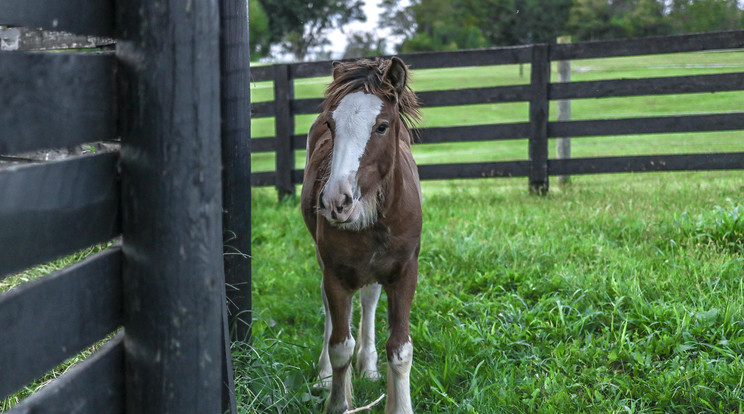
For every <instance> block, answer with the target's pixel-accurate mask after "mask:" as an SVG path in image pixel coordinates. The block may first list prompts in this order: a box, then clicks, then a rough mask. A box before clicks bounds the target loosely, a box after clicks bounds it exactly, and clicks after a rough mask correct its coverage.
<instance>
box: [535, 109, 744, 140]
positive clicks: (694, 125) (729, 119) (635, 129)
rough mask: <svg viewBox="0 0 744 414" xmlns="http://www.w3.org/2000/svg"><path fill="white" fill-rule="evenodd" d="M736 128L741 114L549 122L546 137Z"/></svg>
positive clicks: (743, 124) (743, 123)
mask: <svg viewBox="0 0 744 414" xmlns="http://www.w3.org/2000/svg"><path fill="white" fill-rule="evenodd" d="M739 129H744V112H735V113H729V114H711V115H679V116H662V117H648V118H624V119H598V120H587V121H561V122H550V123H549V124H548V136H550V137H589V136H610V135H630V134H665V133H673V132H703V131H732V130H739Z"/></svg>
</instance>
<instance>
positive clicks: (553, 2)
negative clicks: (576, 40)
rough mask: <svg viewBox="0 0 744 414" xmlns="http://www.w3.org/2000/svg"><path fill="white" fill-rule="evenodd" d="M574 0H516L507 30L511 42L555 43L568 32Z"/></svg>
mask: <svg viewBox="0 0 744 414" xmlns="http://www.w3.org/2000/svg"><path fill="white" fill-rule="evenodd" d="M573 3H574V1H573V0H549V1H545V0H515V2H514V6H515V9H516V13H514V14H513V15H512V16H511V22H512V23H511V26H510V28H509V30H508V32H507V37H508V39H509V44H529V43H555V41H556V38H557V37H558V36H561V35H565V34H566V22H567V21H568V14H569V12H570V11H571V6H572V5H573Z"/></svg>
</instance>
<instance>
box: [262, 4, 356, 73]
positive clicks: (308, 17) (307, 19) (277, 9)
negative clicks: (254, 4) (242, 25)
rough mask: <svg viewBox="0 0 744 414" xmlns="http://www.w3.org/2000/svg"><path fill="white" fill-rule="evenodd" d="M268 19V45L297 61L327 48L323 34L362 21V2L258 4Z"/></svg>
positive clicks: (326, 41)
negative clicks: (316, 48)
mask: <svg viewBox="0 0 744 414" xmlns="http://www.w3.org/2000/svg"><path fill="white" fill-rule="evenodd" d="M260 3H261V4H262V5H263V8H264V10H265V11H266V15H267V16H268V18H269V40H268V43H270V44H277V43H279V44H281V45H282V47H283V48H284V50H285V51H287V52H290V53H292V54H293V55H294V56H295V58H296V59H297V60H299V61H302V60H304V59H305V56H306V55H307V52H308V51H309V50H310V49H311V48H314V47H318V46H322V45H325V44H328V43H329V41H328V39H327V38H326V35H327V31H328V30H330V29H333V28H336V27H341V26H343V25H345V24H346V23H349V22H351V21H353V20H361V21H364V20H365V19H366V17H365V15H364V13H363V12H362V6H363V2H362V0H318V1H313V2H311V3H308V2H306V1H304V0H260Z"/></svg>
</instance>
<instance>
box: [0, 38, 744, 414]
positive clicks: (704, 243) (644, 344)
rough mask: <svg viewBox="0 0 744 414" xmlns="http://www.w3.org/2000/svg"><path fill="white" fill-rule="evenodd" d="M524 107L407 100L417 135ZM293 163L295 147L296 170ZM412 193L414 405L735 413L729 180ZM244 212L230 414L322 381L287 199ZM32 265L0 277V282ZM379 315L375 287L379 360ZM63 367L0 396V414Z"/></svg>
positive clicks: (318, 393) (648, 150) (296, 403)
mask: <svg viewBox="0 0 744 414" xmlns="http://www.w3.org/2000/svg"><path fill="white" fill-rule="evenodd" d="M691 59H692V60H694V61H690V60H691ZM572 66H573V73H572V79H573V80H575V81H579V80H597V79H610V78H633V77H645V76H676V75H691V74H698V73H725V72H740V71H742V70H744V69H743V68H744V52H727V53H695V54H685V55H665V56H644V57H635V58H613V59H593V60H586V61H574V62H572ZM327 82H328V78H317V79H308V80H301V81H298V82H297V84H296V96H297V97H298V98H306V97H317V96H321V94H322V90H323V88H324V86H325V84H327ZM528 82H529V65H525V67H524V73H523V74H522V75H521V76H520V74H519V67H518V66H499V67H489V68H468V69H465V70H453V69H447V70H442V69H440V70H422V71H417V72H414V89H416V90H418V91H424V90H436V89H444V88H449V87H452V86H453V85H456V86H459V87H477V86H495V85H502V84H513V83H528ZM252 93H253V100H254V101H256V102H259V101H264V100H270V99H271V94H272V88H271V84H270V83H255V84H253V85H252ZM743 104H744V93H742V92H736V93H734V92H726V93H718V94H692V95H679V96H657V97H653V98H646V97H633V98H611V99H602V100H576V101H574V102H572V105H573V107H572V114H573V119H598V118H605V117H609V118H619V117H624V116H655V115H671V114H680V113H697V112H727V111H741V110H742V106H743ZM527 115H528V109H527V104H526V103H518V104H487V105H472V106H466V107H456V108H445V109H441V108H437V109H436V110H434V109H432V110H427V109H424V121H423V126H432V127H433V126H447V125H465V124H479V123H480V124H485V123H492V122H518V121H525V120H526V119H527ZM551 117H552V119H555V107H554V106H552V107H551ZM312 119H313V117H312V116H300V117H298V119H297V122H296V124H297V125H296V132H297V133H305V132H306V131H307V128H308V127H309V124H310V122H311V121H312ZM273 128H274V126H273V120H272V119H266V120H261V121H254V122H253V136H254V137H256V138H258V137H263V136H271V135H272V133H273ZM743 134H744V132H743V131H734V132H715V133H705V134H700V133H695V134H665V135H645V136H623V137H605V138H581V139H575V140H573V144H572V152H573V155H574V156H576V157H589V156H608V155H643V154H654V153H656V154H659V153H703V152H725V151H742V150H744V135H743ZM551 151H554V145H553V144H551ZM414 156H415V157H416V159H417V162H419V163H420V164H427V163H437V162H470V161H473V162H475V161H501V160H520V159H526V158H527V141H526V140H515V141H506V142H504V141H502V142H477V143H456V144H432V145H419V146H416V147H415V148H414ZM553 156H554V153H551V157H553ZM304 158H305V155H304V152H303V151H298V152H297V157H296V164H297V167H298V168H301V167H302V165H303V163H304ZM252 160H253V169H254V171H266V170H270V169H271V168H272V167H273V163H274V158H273V156H272V155H271V154H266V153H264V154H255V155H254V156H253V158H252ZM423 190H424V233H423V240H422V251H421V257H420V275H419V285H418V290H417V294H416V298H415V300H414V307H413V310H412V314H411V322H412V323H411V330H412V337H413V342H414V348H415V351H414V365H413V370H412V374H411V387H412V398H413V402H414V408H415V409H416V411H417V412H420V413H532V412H544V413H564V412H565V413H570V412H602V413H604V412H711V413H727V412H742V411H744V359H743V358H742V355H744V282H742V276H743V275H744V207H742V205H744V201H743V198H742V194H744V173H742V172H741V171H719V172H684V173H652V174H613V175H603V176H576V177H573V178H572V184H571V185H569V186H565V187H560V186H557V185H554V186H552V187H551V191H550V194H549V195H548V196H546V197H535V196H530V195H528V194H527V182H526V180H523V179H486V180H469V181H447V182H444V181H433V182H425V183H424V184H423ZM252 209H253V210H252V211H253V218H252V223H253V237H252V242H253V252H252V253H253V298H254V315H253V316H254V320H255V321H254V328H253V332H254V335H253V338H254V343H253V346H252V347H251V348H242V347H236V348H234V349H233V358H234V366H235V370H236V391H237V393H238V408H239V412H242V413H254V412H260V413H263V412H269V413H270V412H276V413H305V412H307V413H315V412H322V405H323V401H324V400H325V392H324V391H322V390H318V389H315V388H313V383H314V382H315V380H316V375H317V358H318V355H319V353H320V349H321V345H322V344H321V342H322V327H323V319H322V312H321V300H320V294H319V293H320V292H319V285H320V270H319V269H318V266H317V263H316V262H315V255H314V250H313V246H312V241H311V238H310V236H309V234H308V233H307V231H306V230H305V228H304V225H303V224H302V220H301V216H300V212H299V201H298V199H295V198H290V199H288V200H285V201H283V202H280V203H277V201H276V193H275V191H274V190H273V189H270V188H262V189H254V190H253V201H252ZM97 250H98V248H96V249H93V250H89V251H86V252H82V253H81V254H78V255H76V256H74V257H71V258H68V259H66V260H64V261H60V262H57V265H58V266H59V267H62V266H63V265H65V264H67V263H69V262H71V261H76V260H80V259H81V258H82V257H84V256H86V255H88V254H90V253H92V252H94V251H97ZM51 270H53V268H49V267H44V268H35V269H32V270H30V271H28V272H24V273H23V274H20V275H17V276H15V277H13V278H9V279H5V280H3V281H2V284H0V291H4V290H7V289H9V288H12V286H13V285H15V284H17V283H20V282H22V281H26V280H28V279H32V278H35V277H38V276H41V275H43V274H46V273H48V272H49V271H51ZM386 314H387V312H386V301H385V297H384V295H383V297H382V298H381V303H380V306H379V309H378V315H377V322H378V323H377V340H378V346H377V349H378V351H379V352H380V361H381V364H382V366H380V368H381V369H384V361H385V357H384V342H385V340H386V338H387V333H386V331H385V329H386V328H385V327H386V322H385V321H386ZM355 318H358V312H357V313H356V315H355ZM355 320H356V319H355ZM71 362H72V361H69V362H68V363H66V364H64V365H63V366H61V367H60V368H59V369H58V370H57V371H56V372H55V373H52V374H50V375H48V376H47V377H46V378H43V379H40V380H39V381H38V382H37V383H36V384H33V385H31V386H29V388H28V389H27V390H25V391H21V392H20V393H18V394H16V395H15V396H12V397H9V398H8V399H6V400H4V401H0V411H3V410H6V409H8V408H10V407H11V406H12V405H13V404H14V403H15V402H17V400H18V399H19V398H22V397H24V396H25V395H28V394H29V393H30V391H31V390H33V389H35V388H37V387H39V386H40V385H41V384H43V383H44V382H46V381H48V380H50V379H51V378H53V377H54V376H56V375H58V373H59V372H61V371H62V370H64V369H65V368H66V367H67V366H69V365H70V363H71ZM354 386H355V393H354V395H355V398H356V399H355V406H359V405H364V404H367V403H369V402H371V401H373V400H375V399H376V398H377V397H378V396H379V395H380V394H381V393H382V392H384V386H383V382H379V383H374V382H370V381H368V380H364V379H355V381H354ZM383 406H384V404H382V403H381V404H379V405H378V406H377V407H375V408H374V409H373V410H372V412H375V413H377V412H382V407H383Z"/></svg>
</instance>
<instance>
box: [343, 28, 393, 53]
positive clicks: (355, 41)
mask: <svg viewBox="0 0 744 414" xmlns="http://www.w3.org/2000/svg"><path fill="white" fill-rule="evenodd" d="M346 40H347V41H348V43H347V45H346V50H344V55H343V58H344V59H350V58H360V57H364V56H380V55H383V54H385V45H386V44H387V42H386V41H385V39H384V38H381V37H378V36H377V35H376V34H374V33H372V32H352V33H349V34H348V35H347V36H346Z"/></svg>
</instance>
